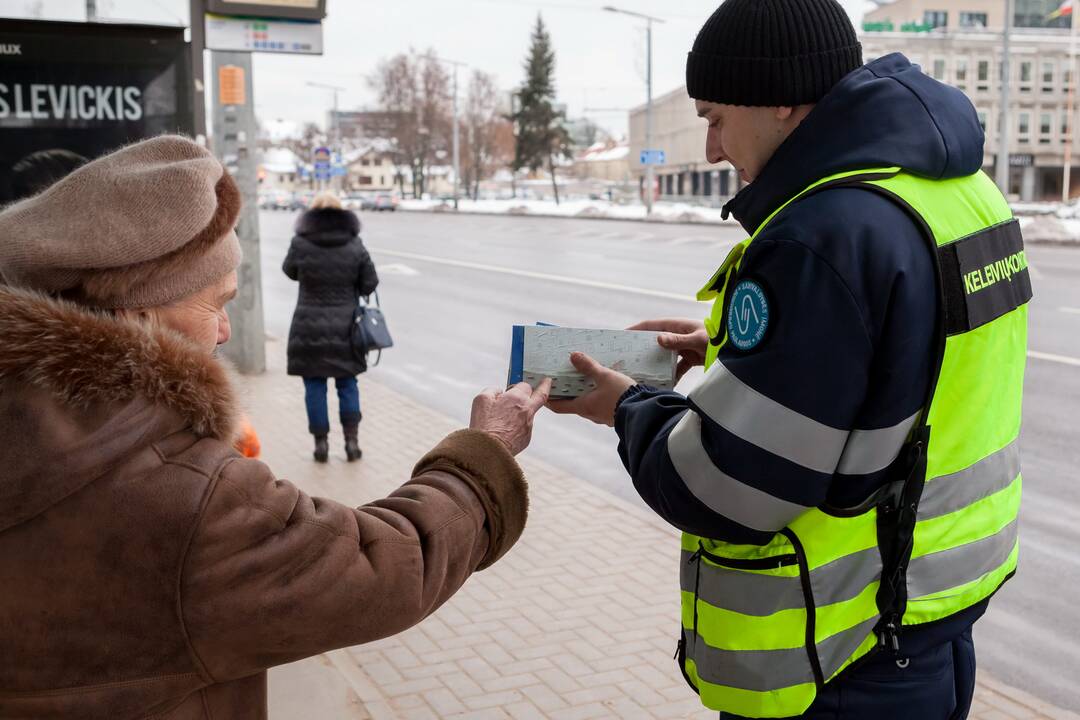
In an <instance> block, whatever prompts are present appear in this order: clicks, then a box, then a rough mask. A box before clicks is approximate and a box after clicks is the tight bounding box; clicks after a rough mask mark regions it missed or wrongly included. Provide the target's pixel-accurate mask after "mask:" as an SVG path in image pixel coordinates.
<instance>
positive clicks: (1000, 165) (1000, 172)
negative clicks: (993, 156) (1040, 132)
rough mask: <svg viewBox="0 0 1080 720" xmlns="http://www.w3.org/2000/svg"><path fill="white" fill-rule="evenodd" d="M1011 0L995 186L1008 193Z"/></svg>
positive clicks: (1003, 56) (1007, 13)
mask: <svg viewBox="0 0 1080 720" xmlns="http://www.w3.org/2000/svg"><path fill="white" fill-rule="evenodd" d="M1012 22H1013V18H1012V0H1005V30H1004V31H1003V33H1002V42H1001V78H1002V80H1001V121H1000V122H999V123H998V152H997V163H996V164H997V167H996V173H995V174H996V175H997V186H998V188H999V189H1000V190H1001V194H1002V195H1004V196H1006V197H1008V195H1009V123H1010V122H1011V117H1010V114H1009V85H1010V84H1011V82H1010V80H1011V78H1010V74H1009V34H1010V29H1011V28H1012Z"/></svg>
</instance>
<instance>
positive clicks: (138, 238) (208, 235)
mask: <svg viewBox="0 0 1080 720" xmlns="http://www.w3.org/2000/svg"><path fill="white" fill-rule="evenodd" d="M239 214H240V192H239V190H238V189H237V187H236V183H235V182H234V181H233V180H232V178H231V177H229V174H228V173H227V172H226V171H225V168H224V167H222V165H221V163H220V162H219V161H218V160H217V158H215V157H214V156H213V155H211V154H210V152H209V151H208V150H206V149H205V148H203V147H200V146H199V145H197V144H195V143H194V142H192V141H191V140H189V139H187V138H184V137H180V136H177V135H163V136H160V137H156V138H153V139H151V140H144V141H143V142H140V143H136V144H134V145H129V146H127V147H124V148H121V149H120V150H117V151H116V152H113V153H111V154H109V155H105V156H103V157H101V158H99V159H97V160H94V161H93V162H90V163H87V164H86V165H83V166H82V167H81V168H79V169H78V170H76V171H74V172H73V173H71V174H70V175H68V176H67V177H65V178H63V179H62V180H60V181H59V182H57V183H56V184H55V185H52V186H51V187H49V188H48V189H46V190H45V191H43V192H41V193H39V194H37V195H35V196H33V197H31V198H28V199H26V200H23V201H22V202H18V203H15V204H14V205H10V206H9V207H7V208H5V209H4V210H3V212H0V281H3V282H4V283H6V284H8V285H13V286H18V287H25V288H30V289H34V290H39V291H42V292H46V293H49V294H54V295H62V296H64V297H66V298H69V299H72V300H75V301H77V302H80V303H83V304H85V305H90V306H93V307H98V308H105V309H116V308H148V307H155V306H158V305H167V304H169V303H171V302H173V301H175V300H179V299H180V298H183V297H186V296H188V295H192V294H194V293H196V292H198V291H200V290H202V289H204V288H206V287H209V286H210V285H213V284H214V283H215V282H217V281H218V280H220V279H221V278H223V277H225V275H227V274H228V273H229V272H230V271H232V270H234V269H235V268H236V266H237V265H239V264H240V243H239V241H238V240H237V238H236V233H235V232H234V228H235V226H236V219H237V216H238V215H239Z"/></svg>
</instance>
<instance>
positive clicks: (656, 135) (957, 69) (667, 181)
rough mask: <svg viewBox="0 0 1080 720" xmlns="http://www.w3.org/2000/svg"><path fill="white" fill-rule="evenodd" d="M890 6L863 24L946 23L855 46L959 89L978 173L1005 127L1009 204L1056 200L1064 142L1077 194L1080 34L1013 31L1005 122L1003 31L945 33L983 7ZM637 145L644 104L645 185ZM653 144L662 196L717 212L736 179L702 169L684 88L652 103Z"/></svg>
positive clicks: (948, 1) (912, 2)
mask: <svg viewBox="0 0 1080 720" xmlns="http://www.w3.org/2000/svg"><path fill="white" fill-rule="evenodd" d="M931 5H934V7H931ZM896 6H902V8H898V7H896ZM1055 7H1056V5H1055ZM887 8H893V9H892V10H890V11H889V12H891V13H893V14H892V15H889V16H884V15H883V16H879V17H878V18H877V19H871V17H870V16H868V21H867V25H866V27H878V26H880V23H882V22H885V20H884V19H882V18H895V20H892V22H893V24H894V25H897V23H899V25H900V26H903V25H906V24H908V23H911V22H914V21H913V20H909V19H907V18H911V17H917V16H918V13H920V12H922V13H925V12H930V11H933V12H939V13H942V15H940V16H938V17H937V19H938V20H940V21H942V22H943V23H944V24H943V25H941V26H939V27H937V28H935V29H934V30H932V31H926V30H909V31H900V30H893V31H880V30H864V31H863V32H862V33H861V36H860V41H861V42H862V45H863V57H864V58H865V60H866V61H867V62H869V61H871V60H874V59H875V58H878V57H882V56H884V55H888V54H890V53H893V52H902V53H904V54H905V55H906V56H907V57H908V58H909V59H910V60H911V61H912V62H913V63H915V64H917V65H919V66H920V67H921V68H922V70H923V72H925V73H927V74H929V75H931V76H932V77H934V78H936V79H938V80H940V81H942V82H944V83H948V84H950V85H953V86H955V87H957V88H959V89H960V90H962V91H963V92H964V93H965V94H966V95H967V96H968V97H969V98H970V99H971V102H972V104H973V105H974V106H975V109H976V112H977V113H978V116H979V122H980V124H982V126H983V128H984V130H985V132H986V145H985V154H984V164H983V168H984V169H985V170H986V171H987V172H988V173H990V174H991V175H992V176H993V175H994V174H995V170H996V168H995V163H996V162H997V156H998V149H999V142H998V138H999V132H1000V129H1001V128H1002V126H1003V123H1008V128H1009V165H1010V171H1009V188H1008V194H1009V196H1010V197H1011V198H1013V199H1018V200H1023V201H1035V200H1060V199H1061V197H1062V183H1063V175H1064V166H1065V152H1066V146H1067V145H1071V147H1070V149H1069V156H1070V165H1071V170H1070V173H1071V176H1072V177H1071V180H1070V183H1069V184H1070V189H1069V196H1070V197H1078V196H1080V146H1078V145H1080V143H1077V142H1073V141H1072V134H1073V132H1075V128H1076V125H1077V122H1078V121H1080V93H1077V92H1076V88H1075V86H1074V78H1075V73H1076V72H1077V71H1078V65H1077V62H1076V59H1075V58H1076V56H1075V53H1072V54H1071V53H1070V47H1071V46H1072V44H1073V43H1074V42H1075V43H1076V46H1077V47H1078V48H1080V37H1078V38H1072V37H1071V35H1070V32H1069V30H1068V29H1060V28H1015V29H1014V30H1013V31H1012V33H1011V35H1010V53H1009V57H1010V67H1009V76H1010V77H1009V82H1010V85H1009V87H1010V98H1009V110H1008V112H1007V113H1004V115H1003V113H1002V110H1003V108H1002V102H1001V89H1002V76H1001V74H1002V62H1001V59H1002V33H1001V28H1000V26H999V27H997V28H994V27H992V26H990V27H987V28H980V27H963V28H959V27H958V28H953V27H952V26H953V25H954V24H957V23H959V18H960V13H961V12H964V13H966V15H965V19H970V18H971V17H972V16H981V14H982V13H983V8H984V6H983V5H982V4H981V0H960V1H959V2H958V1H956V0H897V2H895V3H892V4H891V5H888V6H885V7H882V8H879V9H878V10H876V11H875V13H878V12H884V11H885V10H886V9H887ZM935 8H936V9H935ZM960 8H968V9H967V10H961V9H960ZM985 10H986V15H987V22H988V23H990V22H998V23H1000V22H1001V14H1000V13H998V14H997V15H994V14H993V13H992V12H991V8H985ZM901 12H902V13H903V14H900V13H901ZM1018 12H1019V11H1018ZM979 19H980V20H981V17H980V18H979ZM908 27H911V25H908ZM920 27H921V25H920ZM1078 35H1080V32H1078ZM1070 58H1072V59H1070ZM1070 95H1072V99H1071V101H1070ZM1070 106H1071V112H1070ZM644 138H645V107H644V106H641V107H637V108H634V109H633V110H632V111H631V112H630V157H629V160H630V168H631V171H632V172H633V173H634V175H635V176H636V178H637V179H638V182H639V183H640V184H642V185H643V183H644V175H645V167H644V166H643V165H642V164H641V163H640V159H641V158H640V156H641V151H642V150H643V149H645V144H644ZM652 145H653V148H652V149H658V150H663V151H664V152H665V154H666V162H665V164H664V165H661V166H658V167H657V169H656V177H657V178H658V181H659V197H660V198H662V199H666V200H675V201H681V202H691V203H699V204H706V205H720V204H722V203H723V202H724V201H725V200H726V199H727V198H729V197H730V196H732V195H733V194H734V193H735V192H737V191H738V190H739V188H740V186H741V182H740V180H739V178H738V177H737V173H735V172H734V170H733V169H732V168H731V166H730V165H729V164H728V163H726V162H725V163H722V164H720V165H715V166H714V165H710V164H709V163H707V162H706V160H705V123H704V121H702V120H701V119H700V118H698V117H697V114H696V112H695V110H694V104H693V102H692V101H691V100H690V99H689V98H688V97H687V94H686V90H685V88H682V87H680V88H678V89H677V90H673V91H672V92H669V93H667V94H666V95H663V96H661V97H659V98H657V99H656V100H655V101H654V102H653V141H652Z"/></svg>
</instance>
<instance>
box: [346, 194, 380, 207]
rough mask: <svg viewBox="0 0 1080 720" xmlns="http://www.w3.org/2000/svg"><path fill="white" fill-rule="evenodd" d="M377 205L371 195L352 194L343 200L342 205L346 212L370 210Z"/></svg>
mask: <svg viewBox="0 0 1080 720" xmlns="http://www.w3.org/2000/svg"><path fill="white" fill-rule="evenodd" d="M374 204H375V200H374V199H373V198H372V197H371V193H364V192H352V193H349V194H348V195H346V196H345V197H344V198H342V200H341V205H342V207H344V208H345V209H346V210H368V209H370V208H371V207H372V206H373V205H374Z"/></svg>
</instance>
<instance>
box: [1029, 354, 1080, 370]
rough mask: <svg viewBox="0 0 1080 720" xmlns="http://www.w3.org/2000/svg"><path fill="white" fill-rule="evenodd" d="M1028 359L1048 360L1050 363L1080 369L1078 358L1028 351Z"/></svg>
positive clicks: (1079, 359)
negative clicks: (1073, 366)
mask: <svg viewBox="0 0 1080 720" xmlns="http://www.w3.org/2000/svg"><path fill="white" fill-rule="evenodd" d="M1028 357H1029V358H1035V359H1036V360H1049V361H1050V362H1056V363H1061V364H1062V365H1075V366H1076V367H1080V358H1074V357H1069V356H1068V355H1055V354H1054V353H1044V352H1039V351H1038V350H1028Z"/></svg>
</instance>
